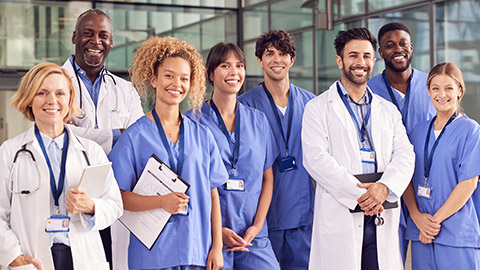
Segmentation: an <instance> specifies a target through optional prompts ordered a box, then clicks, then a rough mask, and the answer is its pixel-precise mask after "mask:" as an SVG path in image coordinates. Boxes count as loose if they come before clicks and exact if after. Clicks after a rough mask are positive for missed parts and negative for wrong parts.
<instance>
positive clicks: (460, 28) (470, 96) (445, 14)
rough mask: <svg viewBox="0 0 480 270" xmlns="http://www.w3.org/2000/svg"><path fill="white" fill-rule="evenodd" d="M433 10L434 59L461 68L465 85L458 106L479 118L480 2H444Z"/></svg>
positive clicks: (472, 0) (472, 116) (479, 119)
mask: <svg viewBox="0 0 480 270" xmlns="http://www.w3.org/2000/svg"><path fill="white" fill-rule="evenodd" d="M436 11H437V13H436V17H437V21H436V22H435V26H436V46H437V48H436V50H435V53H436V57H437V63H442V62H446V61H449V62H453V63H455V64H457V65H458V66H459V68H460V69H461V70H462V73H463V79H464V80H465V85H466V91H465V97H464V98H463V99H462V107H463V108H464V110H465V112H466V113H467V114H468V115H469V117H471V118H473V119H475V120H476V121H480V107H479V106H478V104H479V102H480V64H479V63H480V52H479V50H478V48H480V32H479V31H478V29H480V15H479V14H480V2H478V1H474V0H467V1H451V2H446V3H442V4H438V6H437V8H436Z"/></svg>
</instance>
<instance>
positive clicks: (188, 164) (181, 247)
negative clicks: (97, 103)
mask: <svg viewBox="0 0 480 270" xmlns="http://www.w3.org/2000/svg"><path fill="white" fill-rule="evenodd" d="M183 123H184V128H185V142H184V144H185V159H184V163H183V169H182V171H181V173H180V176H181V177H182V178H183V179H184V180H185V181H187V182H188V183H189V184H190V189H189V190H188V192H187V195H188V196H190V201H189V203H188V215H186V216H184V215H174V216H172V218H171V219H170V221H169V222H168V223H167V225H166V226H165V229H164V230H163V232H162V233H161V234H160V237H159V238H158V239H157V241H156V242H155V244H154V245H153V247H152V250H150V251H149V250H148V249H147V248H146V247H145V246H144V245H143V244H142V243H141V242H140V241H139V240H138V239H137V238H136V237H135V236H134V235H133V234H131V235H130V246H129V248H128V266H129V269H161V268H167V267H174V266H180V265H197V266H206V263H207V256H208V252H209V250H210V247H211V244H212V239H211V235H212V232H211V222H210V216H211V208H212V207H211V206H212V204H211V195H210V191H211V190H212V189H214V188H216V187H218V186H220V185H222V184H223V183H225V182H226V180H227V179H228V174H227V171H226V170H225V166H224V165H223V162H222V157H221V156H220V153H219V151H218V148H217V145H216V143H215V140H214V138H213V136H212V133H211V132H210V131H209V130H208V129H207V128H206V127H204V126H202V125H199V124H197V123H195V122H193V121H191V120H190V119H189V118H188V117H184V120H183ZM168 142H169V145H168V147H171V149H172V150H174V151H172V153H174V155H173V156H174V159H175V162H178V151H176V149H175V148H176V147H175V146H174V144H173V143H172V142H171V141H170V140H168ZM177 145H178V143H177ZM152 154H155V155H157V156H158V157H159V158H160V159H161V160H162V161H163V162H164V163H165V164H167V165H168V166H170V167H172V166H171V164H169V158H168V154H167V151H166V150H165V147H164V146H163V143H162V139H161V137H160V134H159V132H158V129H157V126H156V125H155V123H154V122H153V121H152V120H150V119H149V118H147V117H146V116H143V117H141V118H140V119H139V120H137V122H135V123H134V124H133V125H131V126H130V127H129V128H128V129H127V130H125V132H124V133H123V134H122V136H121V137H120V140H119V141H118V142H117V144H116V145H115V147H114V148H113V149H112V151H111V152H110V154H109V155H108V157H109V159H110V160H111V161H112V167H113V171H114V174H115V178H116V179H117V182H118V186H119V187H120V189H121V190H126V191H132V190H133V187H134V186H135V183H136V182H137V180H138V178H139V177H140V175H141V173H142V171H143V169H144V167H145V165H146V164H147V161H148V159H149V158H150V157H151V155H152Z"/></svg>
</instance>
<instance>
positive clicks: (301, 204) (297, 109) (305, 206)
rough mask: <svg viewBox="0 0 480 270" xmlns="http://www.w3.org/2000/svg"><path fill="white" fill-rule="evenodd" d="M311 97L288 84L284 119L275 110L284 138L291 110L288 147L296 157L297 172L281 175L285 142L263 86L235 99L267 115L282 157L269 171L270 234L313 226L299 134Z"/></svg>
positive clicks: (311, 196) (310, 185) (310, 187)
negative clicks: (271, 185)
mask: <svg viewBox="0 0 480 270" xmlns="http://www.w3.org/2000/svg"><path fill="white" fill-rule="evenodd" d="M314 97H315V95H314V94H312V93H311V92H309V91H307V90H305V89H302V88H300V87H298V86H295V85H293V84H290V93H289V98H288V105H287V111H286V113H285V115H283V114H282V113H281V112H280V110H279V109H278V108H275V109H276V110H277V111H278V113H279V115H280V120H281V122H282V129H283V132H284V134H287V127H288V114H289V111H290V110H293V116H292V123H291V125H292V128H291V133H290V137H289V139H288V142H287V143H288V149H289V152H290V153H289V155H290V156H294V157H295V159H296V164H297V166H298V168H297V169H296V170H291V171H287V172H283V173H282V172H280V168H279V163H278V160H279V158H280V157H281V156H283V155H285V148H286V147H285V141H284V140H283V137H282V134H281V132H282V131H281V130H280V128H279V126H278V124H277V120H276V119H275V115H274V112H273V110H272V107H271V105H270V102H269V100H268V97H267V94H266V93H265V91H263V88H262V86H261V85H258V86H256V87H255V88H253V89H251V90H250V91H248V92H246V93H245V94H243V95H241V96H240V97H238V101H240V102H241V103H243V104H245V105H248V106H250V107H253V108H255V109H258V110H260V111H261V112H263V113H264V114H265V115H266V117H267V120H268V122H269V123H270V126H271V128H272V131H273V135H274V136H275V139H276V141H277V145H278V146H279V153H282V154H281V155H279V156H278V157H277V160H276V161H275V162H274V163H273V168H272V169H273V177H274V183H273V197H272V203H271V204H270V209H269V211H268V215H267V221H268V229H269V230H270V231H277V230H287V229H293V228H298V227H301V226H306V225H310V224H312V223H313V199H314V189H313V183H312V180H311V178H310V175H309V174H308V173H307V171H306V170H305V168H304V167H303V155H302V145H301V143H302V138H301V131H302V120H303V111H304V110H305V105H306V104H307V102H308V101H310V100H311V99H312V98H314Z"/></svg>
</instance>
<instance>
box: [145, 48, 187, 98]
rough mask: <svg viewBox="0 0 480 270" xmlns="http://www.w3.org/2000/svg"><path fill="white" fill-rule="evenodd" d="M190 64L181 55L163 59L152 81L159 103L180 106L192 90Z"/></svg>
mask: <svg viewBox="0 0 480 270" xmlns="http://www.w3.org/2000/svg"><path fill="white" fill-rule="evenodd" d="M190 74H191V69H190V64H189V63H188V61H187V60H185V59H183V58H181V57H171V58H166V59H164V60H163V63H162V64H161V65H160V66H159V67H158V68H157V74H156V75H154V76H153V77H152V79H151V80H150V83H151V84H152V87H153V88H155V90H156V95H157V96H156V102H157V104H163V105H166V106H172V105H173V106H178V105H179V104H180V102H182V101H183V100H184V99H185V97H186V96H187V94H188V91H189V90H190Z"/></svg>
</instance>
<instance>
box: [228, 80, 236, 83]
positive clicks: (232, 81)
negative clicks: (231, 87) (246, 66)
mask: <svg viewBox="0 0 480 270" xmlns="http://www.w3.org/2000/svg"><path fill="white" fill-rule="evenodd" d="M237 82H238V80H228V81H227V83H231V84H234V83H237Z"/></svg>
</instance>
